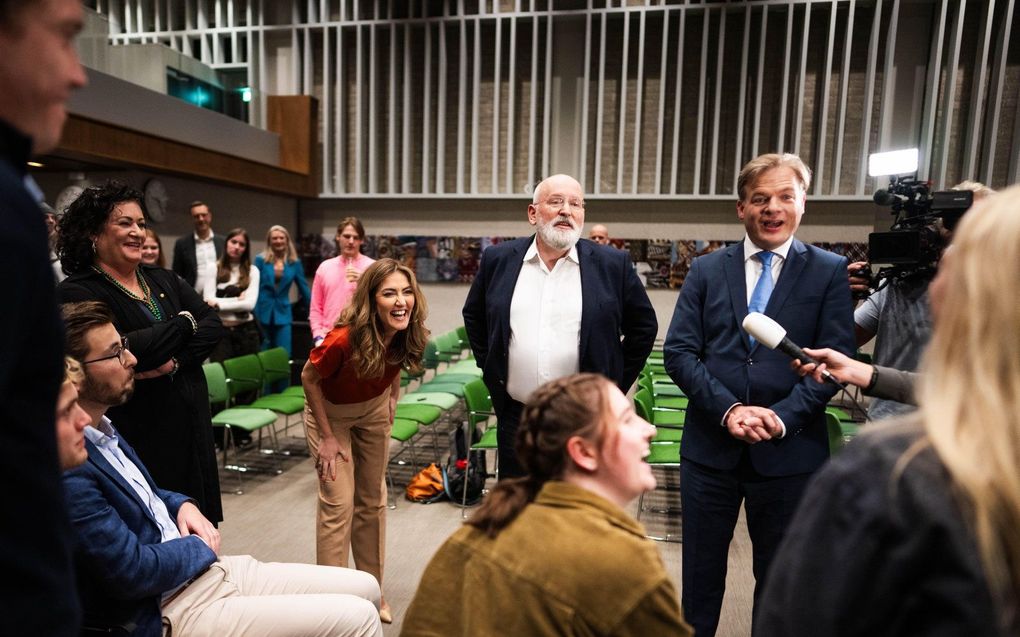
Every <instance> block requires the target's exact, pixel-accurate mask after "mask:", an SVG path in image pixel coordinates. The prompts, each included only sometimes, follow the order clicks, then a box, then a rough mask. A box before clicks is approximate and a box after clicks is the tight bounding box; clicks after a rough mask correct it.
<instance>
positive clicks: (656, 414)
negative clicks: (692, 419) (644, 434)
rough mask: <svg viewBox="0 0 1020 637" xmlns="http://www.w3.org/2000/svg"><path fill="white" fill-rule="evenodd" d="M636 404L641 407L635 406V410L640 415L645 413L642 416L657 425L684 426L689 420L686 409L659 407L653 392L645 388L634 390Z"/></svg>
mask: <svg viewBox="0 0 1020 637" xmlns="http://www.w3.org/2000/svg"><path fill="white" fill-rule="evenodd" d="M634 404H635V405H638V404H640V408H638V407H635V410H637V411H638V413H639V415H640V414H641V413H644V414H645V415H643V416H642V418H644V419H645V420H647V421H648V422H650V423H652V424H653V425H655V426H656V427H673V428H674V429H675V428H682V427H683V426H684V422H685V421H686V420H687V412H686V411H685V410H680V409H668V408H662V407H658V406H657V404H656V402H655V400H654V399H653V398H652V394H651V392H649V391H648V390H647V389H644V388H642V389H639V390H637V391H636V392H634Z"/></svg>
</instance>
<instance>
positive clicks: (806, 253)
mask: <svg viewBox="0 0 1020 637" xmlns="http://www.w3.org/2000/svg"><path fill="white" fill-rule="evenodd" d="M846 266H847V260H846V259H845V258H843V257H841V256H838V255H835V254H832V253H831V252H826V251H824V250H820V249H818V248H815V247H814V246H806V245H804V244H803V243H801V242H800V241H798V240H796V239H794V240H793V243H792V244H791V245H790V251H789V253H788V254H787V259H786V263H785V264H784V265H783V269H782V271H781V272H780V273H779V279H778V280H777V281H776V287H775V289H774V291H773V292H772V296H771V297H769V302H768V305H767V306H766V308H765V315H766V316H769V317H770V318H772V319H773V320H775V321H776V322H777V323H779V324H780V325H781V326H783V327H784V328H786V333H787V335H788V336H789V338H790V340H792V341H793V342H794V343H796V344H798V345H800V346H801V347H831V348H832V349H835V350H839V351H840V352H843V353H844V354H852V353H853V352H854V332H853V310H852V305H851V301H850V288H849V286H848V285H847V281H846ZM745 316H747V283H746V280H745V274H744V245H743V242H741V243H736V244H733V245H731V246H728V247H726V248H723V249H721V250H716V251H715V252H711V253H709V254H707V255H705V256H702V257H698V258H697V259H695V260H694V262H693V263H692V264H691V270H690V272H689V273H688V274H687V278H686V279H685V280H684V284H683V287H682V288H681V290H680V296H679V298H678V299H677V302H676V310H675V312H674V314H673V320H672V322H671V323H670V325H669V331H668V332H667V334H666V344H665V347H664V348H663V349H664V352H665V364H666V371H667V372H668V373H669V375H670V377H671V378H672V379H673V380H674V381H675V382H676V384H677V385H678V386H679V387H680V389H682V390H683V391H684V393H686V394H687V395H688V396H689V397H690V405H689V406H688V407H687V421H686V423H685V426H684V438H683V442H682V443H681V445H682V446H681V456H683V457H684V458H686V459H689V460H693V461H694V462H697V463H700V464H703V465H706V466H709V467H712V468H714V469H719V470H724V471H725V470H731V469H733V468H734V467H736V466H737V463H738V462H739V460H740V455H741V453H742V452H743V450H744V449H745V448H747V447H748V445H747V443H745V442H742V441H740V440H737V439H735V438H734V437H733V436H731V435H730V433H729V431H728V430H727V429H726V427H724V426H723V425H722V424H721V423H722V418H723V415H724V414H725V413H726V411H727V410H728V409H729V408H730V407H731V406H732V405H733V404H734V403H737V402H740V403H743V404H745V405H757V406H762V407H769V408H771V409H772V410H773V411H774V412H775V413H776V414H777V415H778V416H779V417H780V418H782V420H783V423H784V424H785V425H786V436H785V437H783V438H781V439H778V440H771V441H769V442H760V443H758V444H755V445H751V446H750V459H751V464H752V465H753V466H754V468H755V470H756V471H757V472H758V473H760V474H761V475H764V476H772V477H774V476H790V475H797V474H801V473H809V472H811V471H814V470H815V469H817V468H818V467H819V466H820V465H821V464H822V463H823V462H825V460H826V459H827V458H828V457H829V444H828V434H827V433H826V428H825V405H826V403H828V402H829V399H830V398H831V397H832V395H833V394H835V392H836V389H835V388H834V387H833V386H832V385H820V384H818V383H816V382H815V381H814V380H813V379H811V378H803V379H802V378H801V377H800V376H798V375H797V373H796V372H794V371H793V370H792V369H790V359H789V357H788V356H786V355H785V354H782V353H780V352H777V351H774V350H770V349H768V348H767V347H765V346H763V345H761V344H760V343H755V345H754V346H753V347H752V346H751V343H750V340H749V338H748V335H747V333H746V332H744V330H743V328H742V327H741V323H742V322H743V320H744V317H745Z"/></svg>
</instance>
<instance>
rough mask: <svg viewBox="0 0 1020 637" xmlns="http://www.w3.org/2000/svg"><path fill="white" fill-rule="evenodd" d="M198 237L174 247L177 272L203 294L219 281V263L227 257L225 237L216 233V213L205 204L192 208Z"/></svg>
mask: <svg viewBox="0 0 1020 637" xmlns="http://www.w3.org/2000/svg"><path fill="white" fill-rule="evenodd" d="M190 210H191V221H192V223H194V224H195V232H194V234H189V235H186V236H183V237H181V238H180V239H178V240H177V242H176V243H174V264H173V268H172V269H173V271H174V272H176V273H177V274H179V275H181V278H183V279H184V280H185V281H187V282H188V285H190V286H192V287H194V288H195V291H196V292H198V293H199V294H201V293H202V290H204V289H205V285H206V283H207V282H208V281H209V280H210V279H214V278H216V260H217V259H219V258H220V257H222V256H223V245H224V241H223V237H221V236H219V235H217V234H214V233H213V230H212V212H210V210H209V206H207V205H205V203H204V202H201V201H193V202H191V206H190Z"/></svg>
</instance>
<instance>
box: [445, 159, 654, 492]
mask: <svg viewBox="0 0 1020 637" xmlns="http://www.w3.org/2000/svg"><path fill="white" fill-rule="evenodd" d="M528 222H529V223H530V224H531V225H533V226H535V227H536V230H537V232H536V234H535V235H534V236H532V237H528V238H522V239H515V240H513V241H507V242H504V243H501V244H499V245H495V246H492V247H491V248H489V249H488V250H486V251H485V253H484V254H483V255H482V260H481V263H480V264H479V268H478V274H477V276H476V277H475V280H474V283H472V285H471V290H470V291H469V292H468V296H467V300H466V301H465V302H464V311H463V314H464V327H465V328H466V329H467V333H468V339H469V340H470V341H471V349H472V351H473V352H474V354H475V359H476V360H477V361H478V365H479V367H481V368H482V370H483V372H484V379H485V384H486V385H487V386H488V388H489V394H490V395H491V396H492V406H493V408H494V409H495V410H496V418H497V432H496V433H497V439H498V443H499V475H500V478H511V477H517V476H521V475H523V474H524V470H523V468H522V467H521V465H520V463H519V462H518V460H517V454H516V453H515V452H514V442H515V439H516V435H517V423H518V421H519V419H520V415H521V408H522V406H523V403H524V401H526V400H527V398H528V396H529V395H530V394H531V392H532V391H533V390H535V389H536V388H537V387H538V386H539V385H542V384H543V383H546V382H548V381H550V380H553V379H555V378H559V377H561V376H566V375H569V374H573V373H576V372H579V371H580V372H598V373H600V374H603V375H605V376H606V377H608V378H609V379H610V380H612V381H613V382H615V383H616V384H617V385H618V386H619V387H620V389H621V390H622V391H624V392H626V391H627V390H628V389H629V388H630V386H631V384H633V382H634V380H635V379H637V376H638V373H639V372H640V371H641V368H642V366H643V365H644V363H645V359H646V358H647V357H648V353H649V352H650V351H651V350H652V345H653V343H654V342H655V335H656V332H657V330H658V324H657V322H656V320H655V311H654V310H653V309H652V304H651V302H650V301H649V300H648V295H647V294H646V293H645V289H644V287H643V286H642V285H641V281H640V280H639V279H638V277H637V275H636V274H635V273H634V268H633V267H632V266H631V263H630V255H629V254H628V253H626V252H623V251H621V250H614V249H612V248H608V247H604V246H599V245H597V244H595V243H593V242H591V241H588V240H587V239H580V236H581V228H582V226H583V225H584V192H583V191H582V190H581V185H580V184H579V183H578V182H577V180H575V179H574V178H573V177H569V176H567V175H554V176H552V177H549V178H548V179H546V180H545V181H543V182H542V183H540V184H539V185H538V187H537V188H535V194H534V199H533V201H532V203H531V205H529V206H528Z"/></svg>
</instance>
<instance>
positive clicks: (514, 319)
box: [506, 240, 581, 402]
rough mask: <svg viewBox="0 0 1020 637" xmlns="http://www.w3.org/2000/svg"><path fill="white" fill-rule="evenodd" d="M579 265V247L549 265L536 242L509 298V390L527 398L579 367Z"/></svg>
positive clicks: (512, 394)
mask: <svg viewBox="0 0 1020 637" xmlns="http://www.w3.org/2000/svg"><path fill="white" fill-rule="evenodd" d="M580 338H581V266H580V262H579V261H578V258H577V246H574V247H572V248H571V249H570V252H568V253H567V254H566V255H565V256H564V257H563V258H561V259H559V260H558V261H557V262H556V264H555V265H554V266H553V268H552V270H549V268H548V267H546V264H545V262H544V261H542V257H541V256H540V255H539V254H538V246H537V245H536V244H535V241H534V240H533V241H532V242H531V247H529V248H528V251H527V252H526V253H525V254H524V263H523V265H522V266H521V273H520V275H518V277H517V285H516V287H514V296H513V299H512V300H511V302H510V350H509V358H508V360H507V383H506V390H507V393H508V394H510V396H511V397H512V398H513V399H514V400H517V401H520V402H525V401H526V400H527V399H528V397H529V396H531V392H533V391H535V389H537V388H538V387H539V386H541V385H543V384H545V383H547V382H549V381H550V380H553V379H556V378H562V377H563V376H568V375H570V374H575V373H577V371H578V369H579V365H580V361H579V357H580V352H579V345H580Z"/></svg>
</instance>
